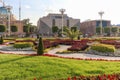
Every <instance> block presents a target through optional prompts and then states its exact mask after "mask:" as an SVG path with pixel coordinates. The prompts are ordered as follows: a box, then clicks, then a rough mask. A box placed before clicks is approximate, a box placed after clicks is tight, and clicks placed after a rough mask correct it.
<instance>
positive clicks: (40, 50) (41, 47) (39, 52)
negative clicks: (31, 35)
mask: <svg viewBox="0 0 120 80" xmlns="http://www.w3.org/2000/svg"><path fill="white" fill-rule="evenodd" d="M43 53H44V46H43V40H42V37H40V38H39V43H38V48H37V54H38V55H42V54H43Z"/></svg>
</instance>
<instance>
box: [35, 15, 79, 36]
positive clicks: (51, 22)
mask: <svg viewBox="0 0 120 80" xmlns="http://www.w3.org/2000/svg"><path fill="white" fill-rule="evenodd" d="M63 22H64V24H63V26H68V27H77V29H80V19H73V18H71V17H68V16H67V15H66V14H64V15H63ZM37 26H38V27H39V33H40V34H43V35H44V34H52V27H53V26H57V27H58V28H59V29H61V28H62V14H48V15H47V16H45V17H42V18H40V19H39V20H38V24H37Z"/></svg>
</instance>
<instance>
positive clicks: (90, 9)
mask: <svg viewBox="0 0 120 80" xmlns="http://www.w3.org/2000/svg"><path fill="white" fill-rule="evenodd" d="M20 1H21V6H22V7H21V10H22V11H21V19H24V18H30V21H31V22H32V23H33V24H35V25H37V21H38V19H39V18H40V17H43V16H46V15H47V14H48V13H60V12H59V9H61V8H64V9H66V12H65V14H67V15H68V16H70V17H73V18H78V19H80V20H81V22H82V21H85V20H88V19H91V20H95V19H100V16H99V14H98V12H99V11H104V15H103V19H105V20H111V23H112V24H120V0H20ZM4 2H5V4H6V5H11V6H13V9H12V12H13V14H15V16H16V17H17V19H19V10H18V9H19V0H4ZM0 5H1V6H2V4H0Z"/></svg>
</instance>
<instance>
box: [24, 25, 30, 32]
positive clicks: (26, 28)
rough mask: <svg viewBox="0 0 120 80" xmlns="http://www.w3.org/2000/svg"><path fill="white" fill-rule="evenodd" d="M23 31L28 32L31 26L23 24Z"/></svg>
mask: <svg viewBox="0 0 120 80" xmlns="http://www.w3.org/2000/svg"><path fill="white" fill-rule="evenodd" d="M23 32H26V33H28V32H29V26H27V25H25V26H23Z"/></svg>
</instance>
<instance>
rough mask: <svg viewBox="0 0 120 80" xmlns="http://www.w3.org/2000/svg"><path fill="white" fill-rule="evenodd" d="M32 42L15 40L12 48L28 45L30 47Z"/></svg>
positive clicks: (26, 46)
mask: <svg viewBox="0 0 120 80" xmlns="http://www.w3.org/2000/svg"><path fill="white" fill-rule="evenodd" d="M32 46H33V43H31V42H17V43H15V44H14V45H13V47H14V48H20V49H22V48H28V47H32Z"/></svg>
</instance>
